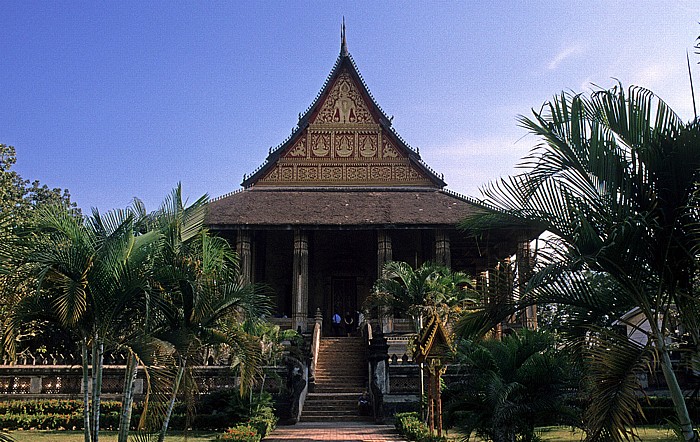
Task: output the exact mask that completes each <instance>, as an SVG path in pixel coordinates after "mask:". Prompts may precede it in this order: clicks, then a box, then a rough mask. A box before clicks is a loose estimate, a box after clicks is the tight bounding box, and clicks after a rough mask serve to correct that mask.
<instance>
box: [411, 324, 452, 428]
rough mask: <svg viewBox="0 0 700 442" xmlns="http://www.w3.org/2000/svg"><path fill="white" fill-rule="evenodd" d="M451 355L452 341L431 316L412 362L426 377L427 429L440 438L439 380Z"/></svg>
mask: <svg viewBox="0 0 700 442" xmlns="http://www.w3.org/2000/svg"><path fill="white" fill-rule="evenodd" d="M451 354H452V341H451V339H450V337H449V335H448V333H447V330H446V329H445V326H444V325H443V324H442V321H441V320H440V317H439V316H438V315H437V314H432V315H431V316H430V318H429V319H428V323H427V324H426V325H425V327H423V330H421V334H420V336H419V337H418V339H417V340H416V349H415V351H414V354H413V360H414V361H415V362H417V363H419V364H422V365H423V369H424V370H425V372H426V373H427V375H428V428H430V434H433V432H434V431H435V430H436V429H437V435H438V436H442V396H441V390H440V378H441V377H442V375H443V374H444V373H445V369H446V367H447V362H448V360H449V359H450V357H451Z"/></svg>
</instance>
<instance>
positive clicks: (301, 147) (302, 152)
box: [289, 137, 306, 157]
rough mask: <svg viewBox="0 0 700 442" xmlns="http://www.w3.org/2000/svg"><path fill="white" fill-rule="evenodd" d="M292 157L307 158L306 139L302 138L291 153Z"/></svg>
mask: <svg viewBox="0 0 700 442" xmlns="http://www.w3.org/2000/svg"><path fill="white" fill-rule="evenodd" d="M289 156H290V157H305V156H306V137H301V140H299V141H298V142H297V144H296V145H295V146H294V148H293V149H292V150H291V151H290V152H289Z"/></svg>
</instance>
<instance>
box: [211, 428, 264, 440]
mask: <svg viewBox="0 0 700 442" xmlns="http://www.w3.org/2000/svg"><path fill="white" fill-rule="evenodd" d="M260 439H261V436H260V434H258V431H257V430H256V429H255V428H254V427H252V426H250V425H244V424H241V425H236V426H235V427H231V428H229V429H227V430H226V431H224V433H223V434H220V435H219V436H217V437H216V440H237V441H241V442H260Z"/></svg>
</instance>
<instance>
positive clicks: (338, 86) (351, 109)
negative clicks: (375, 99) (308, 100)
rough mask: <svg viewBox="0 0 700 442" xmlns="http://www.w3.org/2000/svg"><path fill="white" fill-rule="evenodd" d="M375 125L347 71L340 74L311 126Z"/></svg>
mask: <svg viewBox="0 0 700 442" xmlns="http://www.w3.org/2000/svg"><path fill="white" fill-rule="evenodd" d="M373 123H374V124H376V123H377V121H376V120H375V119H374V118H373V117H372V114H371V113H370V111H369V108H368V106H367V103H365V101H364V99H363V98H362V94H361V93H360V91H359V89H358V87H357V85H355V82H354V81H353V79H352V77H351V75H350V73H349V72H348V71H344V72H342V73H341V74H340V75H338V77H337V78H336V80H335V84H334V85H333V88H332V89H331V91H330V93H329V94H328V96H327V97H326V100H325V101H324V102H323V104H322V105H321V108H320V110H319V112H318V114H316V118H314V120H313V121H312V124H373Z"/></svg>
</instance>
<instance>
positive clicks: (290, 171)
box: [281, 166, 294, 181]
mask: <svg viewBox="0 0 700 442" xmlns="http://www.w3.org/2000/svg"><path fill="white" fill-rule="evenodd" d="M281 169H282V173H281V175H282V176H281V179H282V181H291V180H293V179H294V168H293V167H291V166H287V167H281Z"/></svg>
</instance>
